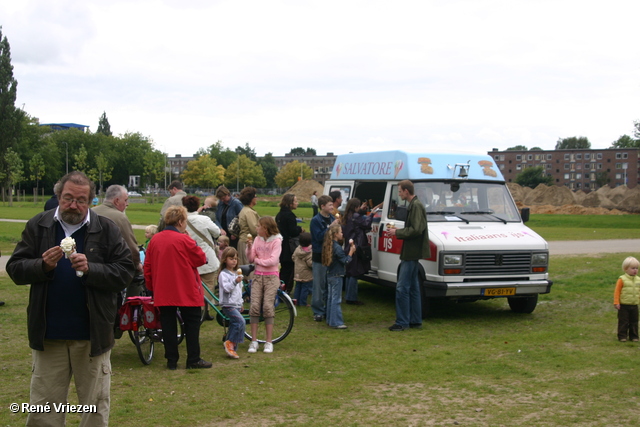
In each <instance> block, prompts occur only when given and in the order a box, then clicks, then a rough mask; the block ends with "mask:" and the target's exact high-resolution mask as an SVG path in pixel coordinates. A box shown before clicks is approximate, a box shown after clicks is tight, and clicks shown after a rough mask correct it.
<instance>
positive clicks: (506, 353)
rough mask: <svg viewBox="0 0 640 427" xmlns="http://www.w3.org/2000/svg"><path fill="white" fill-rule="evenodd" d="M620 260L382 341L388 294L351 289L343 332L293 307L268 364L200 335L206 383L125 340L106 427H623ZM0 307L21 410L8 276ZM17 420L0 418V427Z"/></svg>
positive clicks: (15, 306)
mask: <svg viewBox="0 0 640 427" xmlns="http://www.w3.org/2000/svg"><path fill="white" fill-rule="evenodd" d="M623 258H624V255H621V254H612V255H605V256H601V257H561V256H556V257H552V258H551V265H550V277H551V279H552V280H554V285H553V287H552V291H551V293H550V294H548V295H543V296H541V298H540V302H539V305H538V307H537V308H536V310H535V311H534V312H533V313H532V314H530V315H518V314H514V313H512V312H511V311H510V310H509V309H508V306H507V304H506V301H505V300H493V301H483V302H475V303H465V304H453V303H445V304H441V305H438V306H437V307H436V308H435V309H434V312H433V314H432V315H431V316H430V318H428V319H427V320H426V321H425V323H424V327H423V329H422V330H415V329H412V330H408V331H405V332H401V333H392V332H389V331H388V330H387V327H388V326H389V325H391V324H392V323H393V320H394V313H395V309H394V292H393V290H392V289H387V288H382V287H378V286H375V285H371V284H367V283H364V282H361V286H360V298H361V299H362V300H363V301H364V302H365V303H366V305H365V306H361V307H358V306H350V305H343V312H344V318H345V322H346V324H347V325H348V326H349V329H347V330H345V331H337V330H333V329H329V328H328V327H327V326H326V325H324V324H322V323H316V322H314V321H313V320H312V319H311V314H310V311H309V309H307V308H301V309H300V310H299V315H298V317H297V318H296V323H295V326H294V330H293V332H292V334H291V335H290V336H289V337H287V339H286V340H284V341H283V342H281V343H279V344H276V345H275V351H274V353H273V354H271V355H266V354H264V353H262V352H261V351H260V352H259V353H257V354H255V355H249V354H247V353H246V348H247V343H245V344H243V345H241V346H240V352H239V354H240V356H241V358H240V360H230V359H228V358H227V357H226V356H225V354H224V350H223V348H222V344H221V341H220V338H221V335H222V329H221V328H220V327H219V326H218V325H217V324H216V323H215V322H206V323H205V324H204V325H203V328H202V335H201V345H202V355H203V357H204V358H206V359H207V360H210V361H212V362H213V363H214V367H213V369H211V370H205V371H186V370H184V369H183V367H182V366H180V367H179V369H178V370H177V371H175V372H170V371H167V370H166V369H165V367H164V365H165V364H164V360H163V358H162V348H161V347H160V348H158V347H157V348H156V357H155V358H154V360H153V362H152V364H151V365H150V366H143V365H142V364H141V363H140V361H139V360H138V357H137V354H136V351H135V347H134V346H133V344H132V343H131V342H130V341H129V339H128V337H126V336H124V337H123V338H122V339H120V340H119V341H118V342H117V344H116V347H115V348H114V350H113V352H112V366H113V372H114V374H113V377H112V386H111V424H112V425H117V426H140V425H157V426H193V425H204V426H218V425H220V426H222V425H229V424H230V423H234V424H237V423H239V424H241V425H291V424H300V425H314V426H316V425H332V424H333V425H352V426H359V425H361V426H365V425H453V424H454V423H457V424H459V425H473V426H478V425H504V426H511V425H520V426H529V425H546V426H556V425H589V426H609V425H634V424H635V423H636V422H637V420H638V419H639V418H640V406H639V405H638V399H640V389H639V388H638V387H637V385H636V382H637V381H636V379H637V377H638V372H639V369H640V368H638V355H639V354H640V353H639V352H640V346H638V344H637V343H625V344H622V343H619V342H617V340H616V335H615V329H616V312H615V310H614V309H613V305H612V294H613V286H614V283H615V280H616V278H617V277H618V276H619V275H620V274H621V272H620V264H621V262H622V259H623ZM0 295H2V299H3V300H5V301H7V305H6V306H5V307H2V308H0V324H1V325H2V329H0V346H2V348H3V352H1V353H0V363H1V366H2V367H3V369H2V370H0V381H1V382H2V384H3V387H2V389H1V390H0V401H1V402H3V405H2V406H3V407H4V408H6V407H7V406H8V404H9V403H11V402H26V401H28V391H29V378H30V366H31V356H30V350H29V349H28V344H27V340H26V315H25V307H26V303H27V299H28V291H27V289H26V288H25V287H18V286H15V285H13V284H12V283H11V282H10V280H9V279H8V278H6V276H5V277H0ZM276 321H277V319H276ZM184 351H185V348H184V345H182V346H181V352H182V357H183V358H184V357H185V353H184ZM183 361H184V359H183V360H182V362H183ZM75 399H76V398H75V394H74V393H72V394H71V395H70V401H71V403H73V402H75ZM68 419H69V424H71V425H73V424H75V423H77V418H76V417H74V416H69V417H68ZM24 421H25V416H24V415H22V414H17V415H14V414H10V413H9V412H8V411H7V410H6V409H4V410H2V411H0V424H1V425H9V426H17V425H24Z"/></svg>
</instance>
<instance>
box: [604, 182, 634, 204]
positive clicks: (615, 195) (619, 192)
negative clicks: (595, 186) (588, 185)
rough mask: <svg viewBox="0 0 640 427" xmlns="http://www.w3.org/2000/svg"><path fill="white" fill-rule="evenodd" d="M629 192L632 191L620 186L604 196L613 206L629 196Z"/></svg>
mask: <svg viewBox="0 0 640 427" xmlns="http://www.w3.org/2000/svg"><path fill="white" fill-rule="evenodd" d="M630 191H632V190H629V188H627V186H626V185H621V186H619V187H616V188H614V189H612V190H610V191H609V192H608V193H607V194H606V196H607V198H608V199H609V200H611V201H612V202H613V203H614V204H615V205H617V204H618V203H620V202H621V201H622V199H624V198H625V197H627V196H628V195H629V192H630Z"/></svg>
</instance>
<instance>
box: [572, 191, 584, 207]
mask: <svg viewBox="0 0 640 427" xmlns="http://www.w3.org/2000/svg"><path fill="white" fill-rule="evenodd" d="M585 197H587V193H585V192H584V191H582V190H578V191H576V192H575V193H573V198H574V199H576V203H577V204H579V205H581V204H582V201H583V200H584V198H585Z"/></svg>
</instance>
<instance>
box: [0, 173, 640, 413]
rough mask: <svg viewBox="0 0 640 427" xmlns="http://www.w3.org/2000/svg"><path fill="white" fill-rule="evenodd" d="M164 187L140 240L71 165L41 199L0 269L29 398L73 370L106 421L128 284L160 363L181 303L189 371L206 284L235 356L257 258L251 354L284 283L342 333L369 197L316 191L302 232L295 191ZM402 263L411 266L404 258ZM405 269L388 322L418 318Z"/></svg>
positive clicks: (56, 396) (172, 340)
mask: <svg viewBox="0 0 640 427" xmlns="http://www.w3.org/2000/svg"><path fill="white" fill-rule="evenodd" d="M400 184H401V185H400V187H401V193H400V196H401V197H402V198H403V199H405V200H407V201H409V202H411V200H412V197H410V196H412V195H413V191H412V190H413V187H412V185H411V183H410V182H407V183H404V184H403V183H400ZM168 190H169V192H170V194H171V196H170V197H169V198H168V199H167V200H166V201H165V202H164V204H163V206H162V209H161V212H160V219H159V222H158V224H157V225H155V224H152V225H149V226H148V227H146V229H145V239H146V241H145V242H144V244H143V245H141V246H138V242H137V241H136V238H135V235H134V233H133V228H132V226H131V223H130V222H129V220H128V218H127V216H126V212H125V211H126V208H127V206H128V203H129V200H128V199H129V196H128V192H127V190H126V188H125V187H122V186H119V185H112V186H110V187H109V188H107V190H106V192H105V198H104V201H103V203H102V204H100V205H97V206H96V203H95V199H96V195H95V185H94V183H93V182H92V181H91V180H90V179H89V178H88V177H87V176H86V175H85V174H83V173H82V172H77V171H75V172H71V173H69V174H67V175H65V176H64V177H63V178H62V179H61V180H60V181H59V182H58V183H56V185H55V187H54V192H55V197H54V198H52V200H50V201H48V202H47V205H46V206H45V211H44V212H42V213H40V214H39V215H37V216H35V217H34V218H32V219H31V220H30V221H29V222H28V223H27V226H26V228H25V230H24V232H23V235H22V240H21V241H20V242H19V243H18V244H17V246H16V249H15V251H14V253H13V255H12V256H11V258H10V259H9V261H8V263H7V267H6V268H7V272H8V274H9V276H10V277H11V278H12V279H13V280H14V282H15V283H17V284H19V285H27V284H29V285H31V287H30V301H29V309H28V332H29V345H30V347H31V349H32V357H33V360H34V365H33V366H34V370H33V376H32V381H31V398H30V403H31V404H33V405H38V404H44V403H46V402H49V403H51V402H55V403H65V402H66V399H67V397H66V396H67V394H68V390H69V385H70V380H71V378H72V377H73V378H74V380H75V383H76V390H77V393H78V400H79V402H80V404H86V405H94V404H95V405H97V411H96V412H94V413H91V414H85V415H83V418H82V422H81V425H107V424H108V416H109V388H110V385H109V384H110V376H111V366H110V352H111V349H112V348H113V346H114V344H115V338H118V337H119V336H118V328H114V322H116V323H117V318H116V317H117V316H116V313H117V309H118V303H117V298H116V296H117V295H118V294H119V293H120V292H121V291H122V290H124V289H125V288H126V292H127V296H136V295H140V294H141V293H142V292H143V291H144V288H143V287H142V286H141V285H140V283H144V286H146V289H147V290H148V291H150V292H152V293H153V299H154V305H155V306H156V307H158V309H159V314H160V319H161V323H162V329H163V337H164V339H163V343H164V350H165V358H166V360H167V368H168V369H169V370H175V369H177V367H178V361H179V359H180V352H179V349H178V343H177V320H176V311H177V310H180V312H181V315H182V319H183V322H184V330H185V337H186V352H187V357H186V364H185V367H186V368H187V369H206V368H211V367H212V363H211V362H208V361H206V360H204V359H203V358H202V357H201V354H200V341H199V334H200V326H201V316H202V314H203V313H202V310H203V309H206V308H207V303H206V301H205V298H204V288H203V286H202V284H203V283H204V284H205V285H206V286H207V287H208V288H209V289H215V288H216V287H217V288H218V292H219V303H220V307H221V310H222V312H223V313H224V315H225V316H226V317H227V318H228V319H229V328H228V333H227V335H226V340H225V342H224V350H225V352H226V354H227V355H228V356H229V357H231V358H234V359H237V358H239V355H238V345H239V344H242V342H243V341H244V334H245V320H244V317H243V314H242V313H243V302H244V301H243V297H242V294H243V286H242V283H243V280H244V277H243V274H242V271H241V270H239V269H238V267H239V266H240V265H244V264H248V263H251V264H253V265H254V267H255V269H254V271H253V272H252V273H251V282H252V285H251V296H250V301H251V303H250V307H249V311H248V313H249V319H250V320H249V325H250V329H251V337H252V340H251V342H250V344H249V346H248V349H247V351H248V352H249V353H255V352H257V351H258V350H259V345H258V324H259V320H260V319H261V318H262V319H263V320H264V324H265V332H264V333H265V336H264V343H265V344H264V347H263V352H264V353H272V352H273V343H272V333H273V326H274V324H275V322H276V319H275V310H274V304H273V301H274V300H275V297H276V293H277V291H278V288H279V287H280V283H281V282H282V283H284V286H285V289H286V290H287V291H288V292H289V293H293V296H294V301H295V303H296V304H297V305H298V306H300V307H307V306H308V305H309V298H311V304H310V306H311V311H312V312H313V318H314V320H316V321H323V320H324V321H326V323H327V324H328V326H330V327H332V328H335V329H346V328H347V326H346V325H345V322H344V319H343V316H342V310H341V302H342V292H343V289H346V302H347V303H348V304H354V305H362V304H363V303H362V302H361V301H360V300H359V299H358V285H357V283H358V280H357V278H358V276H360V275H362V274H363V273H365V272H366V271H368V270H369V268H370V259H371V248H370V247H369V240H368V238H367V233H368V232H369V231H370V230H371V223H372V217H373V214H374V212H375V209H374V210H373V211H371V212H369V209H370V207H369V206H367V204H366V203H361V201H360V200H358V199H357V198H352V199H350V200H348V202H347V204H346V208H345V210H344V212H343V214H342V216H340V214H339V212H338V208H340V206H341V204H342V195H341V194H340V192H334V193H331V194H330V195H321V196H319V197H318V196H317V194H316V192H314V194H313V197H312V202H313V207H314V216H313V218H312V220H311V223H310V228H309V230H305V229H303V227H301V226H300V225H299V222H298V219H297V218H296V215H295V213H294V211H295V210H296V209H297V207H298V199H297V197H296V196H295V195H293V194H285V195H284V197H282V200H281V202H280V211H279V212H278V214H277V215H276V216H275V218H274V217H271V216H262V217H261V216H260V215H259V214H258V213H257V212H256V210H255V206H256V203H257V193H256V189H255V188H253V187H246V188H244V189H243V190H242V191H241V192H240V193H239V194H237V195H232V194H231V192H230V191H229V190H228V189H227V188H226V187H224V186H220V187H219V188H218V189H217V190H216V193H215V197H214V196H209V197H207V198H206V199H205V200H204V202H203V203H202V204H201V202H200V199H199V198H198V197H196V196H189V195H187V193H186V192H185V191H184V190H183V186H182V183H181V182H179V181H174V182H172V183H171V184H170V185H169V187H168ZM405 196H406V197H405ZM414 197H415V196H414ZM92 205H93V206H92ZM416 205H417V206H421V205H420V204H419V203H417V204H416ZM411 206H412V204H411V203H410V205H409V218H408V225H409V227H408V228H409V229H410V230H413V231H411V233H413V234H410V233H406V232H404V234H403V233H401V232H402V231H403V230H398V232H397V237H398V238H400V239H414V237H412V236H414V235H415V236H419V237H420V238H418V239H414V240H417V241H418V243H415V242H414V244H413V245H412V247H415V248H413V249H412V252H411V254H410V255H408V258H407V259H406V260H405V258H402V259H403V263H404V262H405V261H406V262H408V263H410V262H412V261H415V262H416V263H417V258H415V260H414V259H413V257H414V253H415V254H418V255H417V256H420V254H423V255H424V247H420V246H421V245H422V240H423V239H422V237H424V234H425V233H426V221H424V224H422V223H419V221H417V220H416V219H415V218H417V216H418V215H419V214H420V213H419V212H417V213H415V215H412V213H411ZM376 208H377V207H376ZM422 218H425V216H424V213H423V215H422ZM412 221H414V222H415V223H414V224H412ZM406 229H407V227H405V230H406ZM69 239H71V240H70V241H71V242H72V243H71V244H69V243H68V242H69ZM65 242H66V243H65ZM140 248H142V250H140ZM426 250H427V251H428V244H427V245H426ZM404 254H405V252H404V249H403V256H404ZM409 266H410V268H408V270H409V271H411V269H412V268H414V266H413V264H409ZM403 269H404V267H403V266H402V265H401V274H400V280H401V281H405V280H406V284H404V285H403V286H401V284H400V283H398V289H399V291H398V294H397V299H398V301H400V302H399V303H398V304H397V309H398V310H401V309H402V310H403V311H404V312H403V313H398V314H397V320H396V323H395V324H394V326H392V327H391V328H390V329H391V330H392V331H395V330H403V329H405V328H407V327H414V326H416V325H419V322H420V321H419V320H417V319H418V318H417V317H416V316H417V315H416V312H415V304H414V303H415V301H414V291H415V289H414V288H415V286H414V285H415V284H414V283H413V278H409V277H408V276H409V275H408V274H402V273H403ZM135 276H143V277H144V282H140V281H134V280H132V279H133V278H134V277H135ZM134 284H135V285H134ZM401 290H402V291H401ZM405 294H406V295H405ZM623 300H624V299H623ZM418 304H419V297H418ZM405 306H406V307H405ZM633 337H635V336H632V338H633ZM52 390H56V391H55V392H53V391H52ZM50 416H52V415H51V414H46V415H43V414H41V413H31V414H30V415H29V419H28V421H27V425H44V424H43V423H46V422H49V421H51V419H49V418H47V417H50ZM57 416H58V417H61V418H60V419H58V420H55V422H57V423H62V424H64V414H58V415H57ZM43 417H45V418H47V419H46V420H45V418H43Z"/></svg>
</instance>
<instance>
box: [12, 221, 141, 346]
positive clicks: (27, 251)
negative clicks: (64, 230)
mask: <svg viewBox="0 0 640 427" xmlns="http://www.w3.org/2000/svg"><path fill="white" fill-rule="evenodd" d="M54 214H55V210H50V211H46V212H43V213H40V214H38V215H36V216H35V217H33V218H31V219H30V220H29V221H28V222H27V225H26V227H25V229H24V231H23V232H22V240H20V242H18V244H17V245H16V248H15V250H14V251H13V255H11V258H9V261H8V262H7V267H6V269H7V273H8V274H9V277H11V279H12V280H13V281H14V282H15V283H16V284H17V285H29V284H30V285H31V289H30V291H29V306H28V307H27V329H28V332H29V346H30V347H31V348H32V349H34V350H40V351H44V336H45V332H46V321H45V319H46V307H45V303H46V301H47V290H48V284H49V281H50V280H51V279H52V278H53V275H54V274H55V269H54V270H52V271H50V272H48V273H45V272H44V270H43V260H42V254H43V253H44V252H45V251H47V250H48V249H49V248H51V247H53V246H55V245H56V241H55V238H56V227H57V224H56V222H55V220H54V219H53V216H54ZM89 215H90V221H89V224H88V226H87V230H86V232H85V241H84V252H85V255H86V257H87V261H88V262H89V272H88V273H87V274H85V275H84V276H83V278H82V281H83V284H84V287H85V292H86V300H87V305H88V308H89V319H90V323H91V324H90V334H91V356H98V355H100V354H103V353H105V352H107V351H109V350H110V349H111V348H112V347H113V345H114V343H115V341H114V338H113V322H114V320H115V318H116V293H117V292H120V291H121V290H123V289H124V288H125V287H127V285H128V284H129V282H130V281H131V278H132V277H133V274H134V270H135V268H134V266H133V261H132V258H131V251H130V250H129V247H128V246H127V244H126V243H125V241H124V239H123V238H122V236H121V235H120V230H119V229H118V226H117V225H115V223H114V222H113V221H111V220H110V219H108V218H105V217H101V216H99V215H96V213H95V212H93V211H92V210H89Z"/></svg>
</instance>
